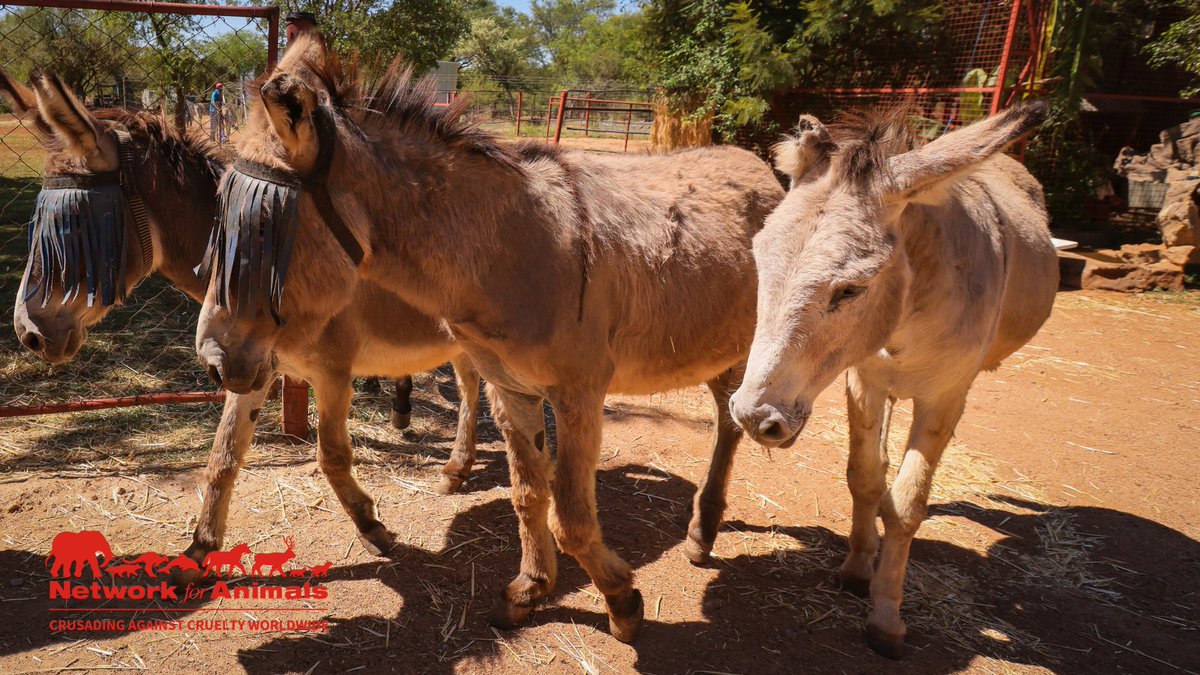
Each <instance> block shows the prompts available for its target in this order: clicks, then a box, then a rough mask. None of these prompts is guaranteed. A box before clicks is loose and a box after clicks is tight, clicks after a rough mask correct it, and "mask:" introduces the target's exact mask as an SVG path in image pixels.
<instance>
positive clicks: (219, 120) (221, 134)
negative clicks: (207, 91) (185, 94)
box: [208, 82, 229, 143]
mask: <svg viewBox="0 0 1200 675" xmlns="http://www.w3.org/2000/svg"><path fill="white" fill-rule="evenodd" d="M224 89H225V85H224V84H221V83H220V82H218V83H217V85H216V86H215V87H213V92H212V95H211V96H209V97H208V137H209V138H210V139H212V140H214V141H217V142H219V143H224V142H225V141H227V140H229V136H227V135H225V96H224Z"/></svg>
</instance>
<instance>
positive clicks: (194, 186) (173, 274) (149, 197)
mask: <svg viewBox="0 0 1200 675" xmlns="http://www.w3.org/2000/svg"><path fill="white" fill-rule="evenodd" d="M133 138H134V143H136V144H137V148H136V152H137V154H138V156H140V157H141V161H140V162H139V163H138V164H137V165H136V166H135V167H134V181H135V182H136V189H137V190H138V192H139V193H140V194H141V196H142V199H143V201H144V202H145V205H146V211H147V214H148V215H149V217H150V232H151V236H152V238H153V240H154V256H155V271H157V272H159V273H160V274H162V275H163V276H164V277H166V278H167V280H168V281H170V282H171V283H172V284H173V285H174V286H175V287H176V288H178V289H179V290H181V291H183V292H184V293H185V294H187V295H188V297H190V298H192V299H193V300H195V301H197V302H203V300H204V291H205V287H206V280H204V279H200V278H198V277H197V276H196V273H195V272H194V271H193V270H194V268H195V267H196V265H197V264H199V262H200V259H201V258H202V257H203V255H204V249H205V246H206V245H207V243H208V237H209V233H210V232H211V231H212V225H213V218H214V217H215V215H216V210H217V182H218V181H219V180H220V177H221V171H223V170H224V162H223V161H221V160H219V159H217V158H216V157H215V156H212V155H209V154H206V153H205V152H202V151H200V150H198V149H196V148H194V147H192V146H191V145H189V144H185V143H181V144H180V145H179V152H180V155H179V157H177V158H176V159H174V160H172V159H170V158H168V157H167V156H165V153H164V152H162V151H161V150H159V149H158V148H156V147H154V146H156V145H159V144H156V143H151V142H150V141H149V140H148V139H147V137H146V135H145V133H142V134H135V135H134V137H133Z"/></svg>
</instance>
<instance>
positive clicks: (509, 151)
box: [302, 34, 557, 168]
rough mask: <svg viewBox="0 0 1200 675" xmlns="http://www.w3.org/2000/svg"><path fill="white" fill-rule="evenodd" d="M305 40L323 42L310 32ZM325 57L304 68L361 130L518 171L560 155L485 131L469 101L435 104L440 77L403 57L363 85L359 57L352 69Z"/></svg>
mask: <svg viewBox="0 0 1200 675" xmlns="http://www.w3.org/2000/svg"><path fill="white" fill-rule="evenodd" d="M303 37H307V39H314V40H321V39H322V38H321V37H319V36H312V35H311V34H307V35H305V36H303ZM303 37H302V39H303ZM324 53H325V58H324V59H323V62H320V63H318V62H313V61H306V62H305V63H304V65H305V66H306V67H307V68H308V69H309V70H310V71H311V72H312V74H313V75H314V76H315V77H316V78H317V79H319V80H320V81H321V83H322V84H323V85H324V87H325V89H326V91H327V92H329V95H330V104H331V105H332V106H333V107H334V108H335V109H337V110H339V111H341V112H342V113H343V114H344V115H345V116H346V117H347V118H349V119H350V120H352V121H354V122H355V123H356V124H357V125H358V126H359V127H360V128H372V127H373V128H378V129H384V128H392V129H399V130H401V131H404V132H406V133H415V134H421V135H424V136H425V137H427V138H429V139H431V140H436V141H439V142H442V143H445V144H447V145H450V146H452V147H457V148H462V149H466V150H470V151H472V152H476V153H479V154H481V155H484V156H486V157H488V158H490V159H493V160H495V161H497V162H500V163H501V164H504V165H505V166H508V167H510V168H517V167H518V166H519V162H520V161H521V160H522V159H530V158H532V156H550V157H557V153H552V152H546V151H539V152H534V151H532V150H530V149H529V147H528V146H527V145H525V144H520V145H521V146H522V147H521V148H515V147H514V146H512V145H508V144H505V143H502V142H501V141H500V140H499V139H497V138H496V136H494V135H493V134H491V133H489V132H487V131H484V130H483V129H480V128H479V126H478V125H477V124H476V122H475V120H474V119H473V118H472V117H471V116H470V115H468V114H467V110H468V103H469V101H468V99H467V98H466V97H455V98H454V99H452V100H451V101H450V102H449V103H448V104H447V105H444V106H443V105H440V104H439V105H435V104H434V103H435V97H436V94H437V78H436V77H434V76H433V75H424V76H421V77H417V76H416V75H415V74H414V73H413V67H412V65H410V64H406V63H405V62H404V58H403V56H402V55H397V56H396V57H395V58H394V59H392V62H391V64H390V65H389V66H388V67H387V69H386V70H384V72H383V75H382V76H380V77H378V78H376V79H373V80H371V81H364V79H363V78H362V76H361V75H360V71H359V68H358V62H357V59H355V60H352V61H351V62H350V65H349V66H343V65H342V62H341V59H339V58H338V57H337V54H335V53H334V52H333V51H331V50H326V51H325V52H324ZM531 153H532V156H531Z"/></svg>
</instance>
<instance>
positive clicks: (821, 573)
mask: <svg viewBox="0 0 1200 675" xmlns="http://www.w3.org/2000/svg"><path fill="white" fill-rule="evenodd" d="M645 471H647V470H646V469H645V468H644V467H638V466H627V467H621V468H619V469H612V470H609V471H605V472H602V473H601V475H600V484H601V486H602V488H601V490H600V492H599V501H600V503H601V505H602V511H603V512H604V513H602V517H604V515H605V513H607V518H606V519H605V520H606V523H609V526H608V527H607V528H606V532H607V533H609V535H610V536H609V541H610V542H611V543H612V544H613V545H614V547H615V548H616V549H617V550H619V551H622V552H623V554H624V555H625V556H626V557H627V559H629V560H630V561H631V563H632V564H633V565H634V566H635V567H641V566H643V565H646V564H648V563H650V562H653V561H655V560H658V559H660V558H661V557H662V556H663V555H673V554H671V553H669V551H670V549H672V548H673V547H674V546H675V545H677V544H678V543H679V541H680V540H681V538H682V535H683V532H684V528H683V524H684V521H685V520H686V508H682V509H678V510H675V511H672V510H662V511H659V510H656V509H654V508H648V507H647V506H646V504H645V500H644V499H642V502H639V501H638V500H639V499H641V498H639V497H637V496H636V495H638V494H639V493H641V494H645V493H650V494H652V495H654V496H656V497H664V498H667V499H669V500H673V501H680V500H682V502H683V503H684V504H686V502H687V500H688V499H689V498H690V496H691V492H692V490H693V489H694V488H693V486H692V485H691V484H689V483H688V482H687V481H684V480H682V479H680V478H678V477H675V476H669V477H668V478H666V479H665V480H660V481H655V482H645V483H643V482H641V481H639V480H638V476H639V475H644V474H643V473H642V472H645ZM652 501H653V500H652ZM997 501H1003V500H1001V499H999V498H997ZM1007 501H1009V503H1010V505H1011V506H1013V507H1015V508H1017V509H1019V510H1020V511H1021V513H1014V512H1013V511H1008V510H999V509H983V508H980V507H978V506H977V505H974V504H971V503H966V502H955V503H950V504H938V505H933V506H931V514H930V515H931V516H954V517H962V518H967V519H969V520H972V521H975V522H977V523H979V524H982V525H985V526H987V527H989V528H992V529H994V530H996V531H997V532H1000V533H1001V534H1002V535H1004V538H1003V539H1001V540H1000V541H998V542H997V543H996V544H994V545H993V546H991V547H990V548H989V550H988V551H987V552H986V553H984V554H982V555H981V554H979V553H977V552H976V551H974V550H971V549H968V548H965V547H961V546H958V545H955V544H951V543H947V542H942V541H934V540H929V539H921V538H918V540H917V541H916V542H914V545H913V549H912V565H911V567H910V574H909V582H908V585H907V593H908V597H907V598H906V604H905V616H906V618H907V619H908V621H909V630H910V633H909V641H908V646H909V653H908V655H907V656H906V657H905V659H904V660H903V661H901V662H899V663H896V662H891V661H888V660H885V659H883V658H882V657H879V656H877V655H876V654H874V653H873V652H871V651H870V649H868V648H867V646H866V644H865V641H864V640H863V639H862V636H861V631H862V623H863V621H864V620H865V617H866V614H867V609H868V605H867V602H866V601H865V600H864V599H861V598H858V597H856V596H853V595H850V594H848V593H844V592H842V591H840V590H839V589H838V588H837V584H836V580H835V574H836V570H837V567H838V565H839V564H840V562H841V558H842V556H843V555H844V554H845V551H846V540H845V537H843V536H841V535H838V534H835V533H833V532H832V531H830V530H829V529H827V528H825V527H820V526H795V527H782V528H780V527H774V528H772V527H763V526H758V525H748V524H746V523H742V522H738V521H734V522H730V523H729V524H728V525H727V527H726V528H725V530H724V531H723V532H722V534H721V536H723V537H734V536H737V533H738V532H757V533H768V532H769V533H771V534H772V535H773V536H775V537H778V538H780V539H781V540H786V541H785V542H784V543H786V544H787V545H785V546H781V547H779V548H778V550H775V551H773V552H769V553H755V554H743V555H738V556H736V557H732V558H721V559H717V560H716V562H714V563H713V564H714V565H715V566H716V568H717V569H718V575H717V577H716V578H715V579H713V580H712V581H711V582H709V583H708V585H707V586H706V587H705V589H704V591H703V598H702V601H701V613H702V615H703V617H704V619H703V620H702V621H689V622H680V623H666V622H661V621H654V620H653V619H652V617H653V612H652V611H651V609H650V608H649V606H648V609H647V621H646V624H645V625H644V627H643V630H642V633H641V635H640V636H639V638H638V640H637V641H636V642H635V643H634V644H633V645H632V649H633V650H634V651H635V653H636V664H635V667H636V668H637V669H638V670H639V671H641V672H655V673H668V672H693V671H697V670H706V671H718V672H745V671H746V670H747V669H752V670H754V671H755V672H797V671H798V670H799V671H804V672H821V671H832V672H877V671H878V670H880V669H881V668H892V667H899V668H900V669H901V670H903V671H905V672H930V673H950V672H958V671H961V670H963V669H965V668H968V667H970V666H971V665H972V664H973V663H975V662H976V659H978V658H979V657H987V658H989V659H994V660H996V661H1000V662H1003V663H1008V664H1013V665H1020V666H1035V667H1042V668H1047V669H1051V670H1054V671H1058V672H1097V671H1100V670H1122V671H1132V672H1148V671H1156V670H1162V669H1164V668H1168V667H1170V666H1177V667H1182V668H1189V667H1192V666H1194V665H1195V664H1197V663H1200V645H1198V644H1197V642H1196V641H1195V639H1194V636H1195V631H1196V629H1197V625H1196V623H1195V619H1194V617H1196V616H1200V589H1198V588H1197V583H1198V582H1197V579H1196V576H1195V569H1196V568H1197V563H1198V562H1200V543H1197V542H1196V541H1195V540H1193V539H1192V538H1190V537H1188V536H1186V535H1184V534H1182V533H1180V532H1178V531H1176V530H1173V529H1171V528H1168V527H1165V526H1163V525H1160V524H1158V523H1156V522H1153V521H1150V520H1146V519H1143V518H1139V517H1137V516H1132V515H1130V514H1126V513H1122V512H1119V511H1114V510H1110V509H1104V508H1090V507H1072V508H1055V507H1050V506H1046V505H1043V504H1038V503H1035V502H1026V501H1019V500H1007ZM635 513H636V514H637V515H639V516H643V515H644V516H645V518H644V519H642V520H643V521H644V522H639V518H625V519H623V520H620V521H618V520H617V518H620V517H621V516H620V515H618V514H635ZM618 522H620V525H621V527H615V525H616V524H617V523H618ZM498 527H502V528H503V529H505V530H507V531H508V532H509V533H510V534H509V535H508V536H510V537H511V538H512V539H513V542H514V545H513V546H511V547H508V548H506V549H505V550H503V551H499V552H492V553H488V554H486V555H483V556H478V557H473V558H471V559H472V561H473V562H474V563H475V565H476V573H477V574H478V576H477V578H476V582H475V583H476V584H477V585H479V587H480V588H479V590H478V592H477V594H476V596H475V598H474V600H473V602H472V603H471V604H470V606H469V608H468V609H467V611H466V613H465V615H460V614H458V613H456V612H460V611H461V607H458V608H456V609H454V610H452V611H451V613H452V614H453V616H454V617H461V616H465V620H462V619H460V620H462V629H461V630H459V631H457V632H453V635H452V636H451V637H450V638H449V639H446V638H445V636H444V633H443V631H444V630H445V628H446V626H447V625H448V620H447V607H445V606H442V607H439V608H438V611H434V609H433V607H432V603H431V597H432V596H431V592H430V590H429V589H430V587H431V586H430V584H432V586H433V587H437V586H440V585H442V584H445V585H448V586H453V585H455V584H457V585H459V586H460V587H461V586H462V585H463V574H462V572H461V570H459V571H449V570H447V571H444V572H443V571H442V570H440V569H439V568H437V567H432V565H440V566H447V565H449V566H453V564H454V563H453V562H450V561H447V560H446V559H444V558H442V557H439V555H438V554H434V553H429V552H427V551H424V550H420V549H408V550H405V551H404V552H403V553H402V554H400V555H398V556H397V557H396V561H395V562H396V564H395V565H393V566H391V569H389V570H388V571H387V572H386V573H383V574H380V575H379V578H380V579H381V580H382V581H383V582H384V583H385V584H386V585H388V586H389V587H390V588H391V589H392V590H394V591H395V592H396V593H397V594H398V595H399V596H400V598H402V601H403V607H402V609H401V610H400V612H399V614H398V615H397V616H396V617H393V618H391V619H390V620H391V622H392V626H403V631H402V633H401V634H399V635H398V634H397V632H396V628H395V627H393V628H391V631H392V632H391V633H390V636H391V640H390V643H388V644H385V641H384V640H381V639H379V638H378V637H373V636H378V635H379V634H381V633H383V632H384V631H385V630H386V628H385V627H386V624H387V622H388V620H389V617H381V616H363V617H354V618H350V619H347V620H337V621H334V622H333V624H332V626H331V632H330V634H328V635H324V636H319V638H316V639H314V638H306V637H303V636H283V637H278V638H275V639H273V640H271V641H269V642H267V643H265V644H263V645H260V646H258V647H255V648H251V649H246V650H242V651H241V652H239V655H238V657H239V659H240V661H241V663H242V665H243V666H244V667H245V668H246V669H247V671H250V672H278V671H281V670H288V671H291V670H308V669H309V668H310V667H312V666H313V664H316V663H317V662H321V664H322V665H321V666H320V668H319V669H320V670H324V669H325V668H326V667H328V668H330V669H333V670H344V669H348V668H356V667H359V666H367V667H368V668H370V667H371V666H382V665H383V664H385V663H387V664H397V665H398V664H403V669H404V670H406V671H411V672H451V671H452V670H453V669H454V663H455V662H456V661H459V660H461V659H464V658H469V659H472V660H473V661H477V662H478V663H479V664H480V665H487V664H489V663H495V664H497V665H499V664H500V663H501V662H503V663H504V665H511V664H512V663H513V661H512V660H511V659H512V658H513V657H512V655H511V654H508V653H507V652H506V649H505V648H502V647H499V646H496V645H495V640H496V638H497V634H496V633H493V632H492V631H491V630H490V629H489V627H488V626H487V623H486V614H487V610H488V609H489V608H490V607H491V602H492V599H493V598H494V596H495V595H496V594H497V593H498V592H499V590H500V588H502V586H503V584H504V583H506V582H507V580H508V578H509V576H510V575H511V574H512V573H513V572H514V571H515V570H516V568H517V563H518V559H519V547H518V546H516V545H515V541H516V533H515V530H516V528H515V518H514V516H513V515H512V510H511V507H510V506H509V504H508V502H507V501H506V500H493V501H491V502H488V503H486V504H482V505H480V506H477V507H474V508H472V509H470V510H468V511H466V512H463V513H461V514H460V515H459V516H458V517H456V518H455V519H454V521H453V523H452V524H451V527H450V531H451V535H450V537H449V538H448V539H447V541H448V542H451V544H450V546H453V545H454V544H453V542H456V541H460V540H463V539H464V538H465V539H470V538H471V537H472V536H475V534H472V533H476V534H477V533H478V532H480V531H482V528H487V529H490V530H496V529H497V528H498ZM1071 547H1074V549H1075V550H1068V548H1071ZM464 548H465V547H464ZM1048 561H1056V562H1053V564H1050V563H1049V562H1048ZM427 565H428V566H427ZM358 567H360V568H363V569H361V570H360V569H357V568H350V569H344V570H339V571H335V574H334V575H332V576H331V578H335V579H337V578H341V579H349V578H361V574H360V573H365V574H367V575H371V574H373V573H374V572H372V571H371V570H376V569H378V568H379V565H377V564H368V565H362V566H358ZM368 568H369V569H368ZM429 569H433V570H435V576H436V574H440V575H441V576H440V577H437V578H433V579H431V578H429V576H428V575H427V574H425V573H424V572H423V571H422V570H429ZM1072 570H1073V572H1072ZM689 573H691V570H690V569H687V568H682V571H681V572H680V574H681V575H684V576H686V575H688V574H689ZM1071 574H1078V575H1080V576H1079V577H1078V578H1073V577H1071ZM422 575H423V576H422ZM1097 579H1101V580H1103V581H1096V580H1097ZM1080 580H1084V582H1083V583H1080ZM1087 580H1091V581H1090V582H1089V581H1087ZM468 583H469V582H468ZM680 583H681V584H683V585H686V579H681V582H680ZM589 586H590V582H589V580H588V578H587V577H586V576H585V575H584V574H583V573H582V572H581V571H580V570H579V568H578V566H577V565H575V564H574V562H573V561H571V560H570V559H568V558H566V557H560V580H559V587H558V591H557V592H556V596H561V595H563V594H567V593H570V592H572V591H573V590H576V589H580V588H588V587H589ZM642 590H643V592H644V593H649V594H648V595H647V597H651V595H650V594H653V593H654V591H655V589H653V588H649V587H643V588H642ZM531 621H532V623H533V624H534V625H546V624H562V625H563V626H564V628H563V631H562V632H563V634H564V635H568V636H569V635H572V634H573V632H574V628H573V627H572V624H575V625H587V626H592V627H595V628H598V629H600V630H601V631H606V626H607V619H606V616H605V614H604V611H603V607H602V605H599V604H598V605H597V607H596V609H595V610H594V611H583V610H578V609H574V608H568V607H563V606H557V605H555V604H554V602H553V601H551V602H550V603H549V605H548V606H546V607H543V608H540V609H539V610H538V611H537V612H535V613H534V615H533V618H532V619H531ZM499 637H503V638H504V639H505V640H506V641H507V642H508V643H509V644H511V645H518V646H520V645H522V644H523V643H524V642H525V641H523V640H522V639H521V632H520V631H519V630H518V631H511V632H503V633H499ZM605 639H609V638H605ZM318 640H319V641H318ZM330 645H335V646H334V647H333V648H331V647H330ZM526 647H527V645H526ZM550 647H551V649H552V650H557V649H558V648H557V646H556V645H550ZM614 648H616V649H623V648H624V647H621V646H620V645H616V643H615V642H614ZM557 656H558V657H559V658H562V657H563V654H562V653H559V654H557ZM568 661H569V659H568ZM527 665H531V663H530V664H527Z"/></svg>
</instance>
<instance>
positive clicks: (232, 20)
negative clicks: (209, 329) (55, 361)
mask: <svg viewBox="0 0 1200 675" xmlns="http://www.w3.org/2000/svg"><path fill="white" fill-rule="evenodd" d="M64 4H72V3H69V2H64ZM214 10H217V11H222V8H214ZM268 35H269V25H268V19H266V18H242V17H234V16H211V15H184V14H171V13H149V12H144V11H114V10H94V9H70V8H51V7H27V6H18V5H14V4H0V68H3V69H4V70H5V71H7V72H8V73H9V74H10V75H12V76H13V77H14V78H15V79H17V80H18V81H20V82H25V83H27V82H29V80H30V76H31V75H33V74H34V73H36V72H38V71H52V72H54V73H56V74H57V75H58V76H59V77H61V78H62V80H63V81H64V83H65V84H66V85H67V86H68V87H70V88H71V89H72V90H73V91H74V92H75V93H76V94H77V95H79V96H80V97H81V98H82V99H83V100H84V102H85V104H86V105H87V106H88V107H89V108H97V107H114V106H120V107H124V108H128V109H131V110H141V111H149V112H150V113H151V114H154V115H159V116H161V117H162V118H163V119H164V120H165V121H166V122H167V123H169V124H171V125H174V126H175V127H176V128H177V129H180V130H182V131H184V132H186V133H189V134H199V135H204V136H208V137H209V138H211V139H212V140H214V141H216V142H217V143H227V142H229V141H230V139H232V138H235V137H236V135H237V133H238V130H239V129H240V128H241V126H242V124H243V122H244V120H245V118H246V112H247V105H248V99H247V95H246V94H247V92H246V83H248V82H249V81H250V80H252V79H254V78H255V77H257V76H258V75H259V74H261V73H262V72H263V71H264V69H265V67H266V63H267V56H268V48H267V47H268V45H267V39H268V37H267V36H268ZM218 83H220V84H221V85H222V86H221V92H222V96H221V99H222V100H221V102H220V104H219V105H213V104H212V103H211V96H212V93H213V91H214V90H215V89H216V88H217V87H216V85H217V84H218ZM45 158H46V154H45V151H44V150H43V148H42V147H41V146H40V145H39V144H38V142H37V140H36V138H35V136H34V135H33V133H32V132H31V130H30V129H29V128H27V127H26V126H25V124H24V123H22V122H21V120H20V119H18V118H17V116H15V115H14V114H13V112H12V108H11V106H10V105H9V103H8V102H7V101H4V102H3V103H0V298H2V299H3V302H4V306H5V307H11V306H12V303H13V301H14V299H15V296H16V292H17V288H18V286H19V284H20V278H21V275H22V273H23V271H24V266H25V259H26V255H27V241H26V233H25V227H26V223H27V222H28V219H29V217H30V214H31V213H32V212H33V204H34V200H35V198H36V196H37V193H38V191H39V189H40V184H41V174H42V169H43V164H44V162H45ZM180 207H181V208H186V205H180ZM197 309H198V308H197V307H196V305H195V304H194V303H193V302H192V301H191V300H190V299H189V298H187V297H186V296H185V295H183V294H182V293H180V292H179V291H177V290H175V289H174V288H172V287H171V286H169V285H168V284H167V283H166V282H165V281H163V280H161V279H158V278H154V279H150V280H148V281H147V282H145V283H144V284H142V286H141V287H139V288H138V289H137V291H136V292H135V293H134V294H133V296H132V297H131V298H130V300H129V302H128V304H127V305H126V306H124V307H120V308H117V309H115V310H114V311H112V312H111V313H110V314H109V316H108V317H106V318H105V320H104V322H103V324H102V325H101V326H98V327H97V328H96V330H94V331H92V332H91V334H90V335H89V337H88V341H87V344H86V345H85V346H84V347H83V349H82V350H81V351H80V352H79V354H78V355H77V356H76V358H75V360H74V361H72V362H71V363H68V364H65V365H61V366H49V365H47V364H46V363H44V362H43V361H42V360H41V359H40V358H38V357H36V356H34V355H33V354H30V353H28V352H27V351H26V350H24V348H23V347H21V346H20V344H18V342H17V340H16V339H15V337H14V332H13V330H12V324H11V319H10V318H9V317H11V311H9V310H5V311H3V312H0V314H2V315H3V316H4V317H5V320H4V321H3V322H2V323H0V406H29V405H45V404H56V403H65V402H70V401H75V400H81V399H96V398H110V397H112V398H115V397H122V396H132V395H137V394H147V393H175V392H187V391H204V390H211V389H212V388H213V387H212V385H211V384H210V383H209V382H208V381H207V377H206V376H205V374H204V373H203V371H202V369H201V368H200V367H199V365H198V363H197V361H196V358H195V354H194V351H193V347H192V342H193V337H192V336H193V335H194V331H195V321H196V318H195V317H196V314H197ZM193 408H194V409H195V410H196V414H199V412H200V411H201V410H206V409H208V407H207V406H199V407H193ZM115 414H118V415H124V416H129V415H138V414H142V415H153V416H156V417H157V416H158V415H160V413H151V412H146V413H115ZM38 424H41V423H39V422H37V421H36V420H35V419H14V420H3V421H0V436H8V437H10V438H11V436H10V434H17V435H18V436H19V435H22V434H24V435H28V434H30V433H33V432H32V431H31V429H33V428H34V427H36V425H38ZM30 425H33V426H30ZM2 445H3V444H2V443H0V446H2ZM2 449H3V448H2V447H0V450H2Z"/></svg>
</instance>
